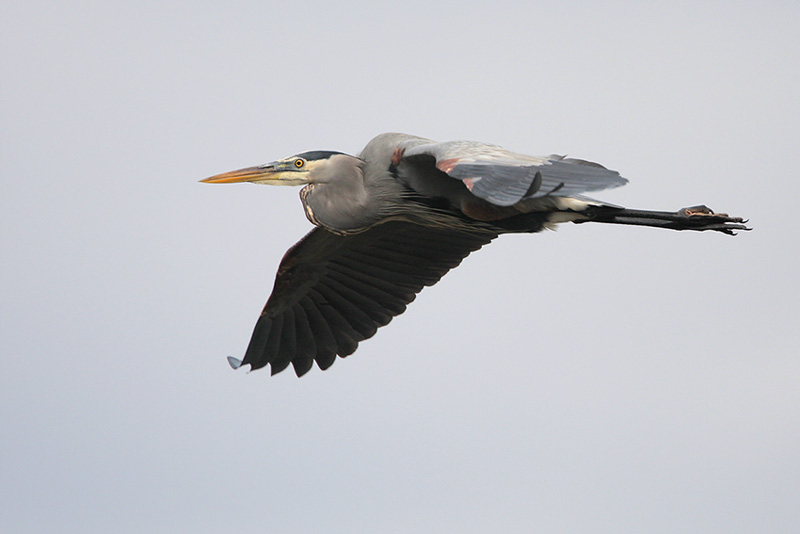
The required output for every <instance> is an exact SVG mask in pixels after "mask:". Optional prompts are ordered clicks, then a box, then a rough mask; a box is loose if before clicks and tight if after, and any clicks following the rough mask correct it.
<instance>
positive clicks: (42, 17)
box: [0, 0, 800, 533]
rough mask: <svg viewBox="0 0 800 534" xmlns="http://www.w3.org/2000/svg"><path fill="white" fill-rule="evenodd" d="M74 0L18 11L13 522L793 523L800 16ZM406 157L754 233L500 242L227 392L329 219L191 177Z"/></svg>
mask: <svg viewBox="0 0 800 534" xmlns="http://www.w3.org/2000/svg"><path fill="white" fill-rule="evenodd" d="M54 4H56V3H54V2H33V1H30V2H5V3H4V5H3V15H2V18H0V45H1V46H2V54H1V61H2V65H1V66H2V72H3V80H4V81H3V83H2V84H0V113H2V116H1V121H2V130H0V165H2V195H0V221H2V234H1V235H0V239H1V240H2V241H0V251H2V261H1V262H0V274H1V275H2V285H0V313H1V314H2V315H1V316H0V319H1V320H2V326H1V328H2V335H1V336H0V337H1V339H0V349H2V374H0V530H2V531H3V532H123V533H124V532H348V533H350V532H398V533H399V532H491V531H493V532H502V531H506V532H556V533H559V532H726V533H731V532H748V533H749V532H787V533H788V532H800V513H798V502H800V453H799V451H800V356H798V354H799V353H800V351H798V341H800V334H799V333H798V330H799V327H800V323H798V317H799V316H800V313H799V312H800V310H799V309H798V297H800V289H799V288H798V248H799V247H798V242H799V240H798V237H797V225H798V221H797V202H798V197H800V185H799V184H800V180H799V179H798V170H797V164H796V162H795V161H794V159H795V158H796V155H797V150H798V140H799V139H798V137H799V136H798V131H799V128H798V124H800V97H798V95H800V39H798V36H797V31H798V28H800V4H798V3H797V2H796V1H789V0H787V1H774V2H764V1H758V2H755V1H754V2H686V3H682V2H675V1H670V2H662V3H653V2H648V3H644V2H642V3H638V2H596V3H594V2H592V3H590V2H561V1H559V2H546V3H538V2H524V3H523V2H519V3H514V2H502V1H498V2H459V3H452V2H448V3H437V2H413V1H411V2H391V3H390V2H386V3H372V2H347V1H343V2H336V3H328V2H316V3H314V2H312V3H303V2H225V3H220V2H171V3H169V2H168V3H164V2H149V1H142V2H136V3H129V2H116V3H115V2H68V3H67V2H62V3H60V4H61V5H60V6H57V5H54ZM223 5H224V7H222V6H223ZM385 131H401V132H407V133H413V134H417V135H423V136H426V137H431V138H433V139H437V140H442V141H444V140H454V139H474V140H481V141H486V142H492V143H496V144H500V145H503V146H505V147H506V148H509V149H512V150H516V151H520V152H526V153H530V154H535V155H538V154H549V153H553V152H556V153H568V154H569V155H571V156H574V157H580V158H584V159H589V160H593V161H598V162H600V163H602V164H604V165H606V166H608V167H610V168H613V169H617V170H619V171H620V172H621V173H622V174H623V175H624V176H626V177H627V178H629V179H630V180H631V183H630V184H629V185H628V186H626V187H625V188H622V189H618V190H614V191H610V192H606V193H605V194H599V195H597V196H598V197H600V198H603V199H606V200H608V201H610V202H615V203H618V204H622V205H626V206H629V207H635V208H650V209H670V210H673V209H678V208H681V207H684V206H690V205H694V204H700V203H706V204H708V205H709V206H710V207H712V208H713V209H715V210H718V211H727V212H730V213H732V214H734V215H740V216H744V217H749V218H750V220H751V223H752V226H753V227H754V228H755V230H754V231H753V232H750V233H746V234H740V235H739V236H738V237H735V238H731V237H727V236H724V235H721V234H720V235H717V234H703V233H679V232H669V231H664V230H656V229H643V228H626V227H617V226H602V225H594V226H592V225H581V226H576V225H565V226H562V227H561V228H560V229H559V230H558V231H557V232H547V233H542V234H538V235H532V236H531V235H525V236H507V237H503V238H501V239H499V240H498V241H496V242H495V243H494V244H492V245H491V246H489V247H487V248H486V249H484V250H482V251H480V252H479V253H477V254H475V255H474V256H472V257H470V258H468V259H467V260H465V261H464V263H463V264H462V266H461V267H459V268H458V269H456V270H455V271H453V272H452V273H450V274H449V275H447V276H446V277H445V278H444V279H443V280H442V282H441V283H440V284H438V285H437V286H435V287H434V288H429V289H427V290H425V291H424V292H423V293H422V294H421V295H420V296H419V297H418V299H417V300H416V301H415V302H414V303H413V304H412V305H411V306H410V307H409V311H408V312H407V313H406V314H405V315H402V316H400V317H398V318H397V319H395V320H394V321H393V322H392V324H391V325H390V326H388V327H386V328H384V329H382V330H381V331H380V332H379V333H378V335H377V336H376V337H375V338H373V339H371V340H368V341H366V342H364V343H363V344H362V345H361V347H360V348H359V350H358V352H357V353H356V354H354V355H353V356H351V357H349V358H348V359H346V360H339V361H337V362H336V363H335V364H334V365H333V367H332V368H331V369H329V370H328V371H326V372H321V371H319V369H317V368H315V369H314V370H312V372H310V373H309V374H308V375H306V376H305V377H304V378H302V379H300V380H298V379H297V378H296V377H295V376H294V374H293V373H292V372H291V370H289V371H287V372H284V373H282V374H280V375H277V376H275V377H270V376H269V373H268V372H267V371H259V372H254V373H250V374H248V373H246V372H245V371H243V370H240V371H239V372H234V371H232V370H231V369H230V368H229V367H228V364H227V362H226V361H225V356H227V355H234V356H237V357H241V356H242V354H243V353H244V349H245V347H246V345H247V342H248V340H249V336H250V333H251V330H252V327H253V325H254V324H255V321H256V318H257V316H258V314H259V312H260V310H261V308H262V306H263V304H264V302H265V300H266V298H267V296H268V293H269V290H270V289H271V287H272V282H273V277H274V273H275V271H276V268H277V265H278V262H279V261H280V258H281V256H282V255H283V253H284V252H285V251H286V249H287V248H288V247H289V246H290V245H292V244H293V243H294V242H295V241H297V240H298V239H299V238H300V237H301V236H302V235H304V233H305V232H307V231H308V230H309V229H310V228H311V227H310V225H309V223H308V222H307V221H306V218H305V216H304V215H303V212H302V209H301V206H300V202H299V199H298V198H297V193H298V190H297V189H295V188H267V187H259V186H254V185H251V184H241V185H236V186H234V185H230V186H211V185H206V184H199V183H197V181H198V180H199V179H202V178H205V177H207V176H210V175H212V174H216V173H219V172H223V171H227V170H232V169H235V168H240V167H244V166H249V165H253V164H259V163H265V162H267V161H271V160H274V159H277V158H279V157H283V156H288V155H291V154H293V153H297V152H301V151H304V150H310V149H328V150H342V151H347V152H350V153H357V152H358V151H359V150H360V149H361V148H362V147H363V145H364V144H366V142H367V141H369V139H371V138H372V137H373V136H374V135H376V134H378V133H381V132H385Z"/></svg>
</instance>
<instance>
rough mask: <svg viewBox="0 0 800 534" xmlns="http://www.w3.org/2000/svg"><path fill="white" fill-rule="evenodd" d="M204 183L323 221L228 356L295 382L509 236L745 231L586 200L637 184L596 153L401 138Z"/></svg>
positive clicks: (285, 263)
mask: <svg viewBox="0 0 800 534" xmlns="http://www.w3.org/2000/svg"><path fill="white" fill-rule="evenodd" d="M201 182H204V183H216V184H224V183H238V182H252V183H255V184H270V185H292V186H299V185H302V186H304V187H303V188H302V189H301V190H300V199H301V203H302V205H303V209H304V211H305V215H306V217H307V218H308V220H309V221H310V222H311V223H312V224H313V225H314V228H313V229H312V230H311V231H310V232H309V233H308V234H307V235H306V236H305V237H303V238H302V239H301V240H300V241H299V242H297V243H296V244H295V245H294V246H292V247H291V248H290V249H289V250H288V251H287V252H286V254H285V255H284V256H283V259H282V260H281V262H280V265H279V267H278V272H277V275H276V277H275V282H274V286H273V289H272V293H271V295H270V296H269V299H268V300H267V303H266V305H265V306H264V309H263V311H262V312H261V315H260V317H259V318H258V321H257V322H256V325H255V328H254V330H253V334H252V336H251V338H250V342H249V344H248V346H247V350H246V351H245V354H244V357H243V358H242V359H239V358H235V357H233V356H229V357H228V362H229V363H230V365H231V367H233V368H234V369H236V368H239V367H241V366H243V365H250V369H251V370H255V369H260V368H263V367H265V366H267V365H269V366H270V372H271V374H272V375H274V374H276V373H279V372H281V371H283V370H284V369H286V368H287V367H288V366H289V365H290V364H291V365H292V367H293V369H294V372H295V374H296V375H297V376H298V377H301V376H303V375H305V374H306V373H307V372H308V371H309V370H311V368H312V367H313V365H314V363H316V364H317V366H318V367H319V368H320V369H322V370H323V371H324V370H326V369H328V368H329V367H330V366H331V365H332V364H333V363H334V361H335V360H336V358H337V356H338V357H341V358H344V357H346V356H348V355H350V354H352V353H353V352H355V350H356V349H357V347H358V344H359V343H360V342H361V341H364V340H365V339H368V338H370V337H372V336H373V335H375V333H376V331H377V329H378V328H380V327H382V326H385V325H386V324H388V323H389V322H390V321H391V320H392V318H393V317H396V316H397V315H400V314H401V313H403V312H404V311H405V310H406V307H407V306H408V304H409V303H410V302H411V301H413V300H414V299H415V297H416V295H417V294H418V293H419V292H420V291H421V290H422V289H423V287H426V286H432V285H434V284H436V283H437V282H438V281H439V280H440V279H441V277H442V276H444V275H445V274H446V273H447V272H448V271H450V270H451V269H453V268H455V267H457V266H458V265H459V264H460V263H461V261H462V260H463V259H464V258H465V257H467V256H468V255H469V254H470V253H472V252H475V251H477V250H478V249H480V248H481V247H483V246H484V245H487V244H489V243H490V242H491V241H492V240H494V239H495V238H497V237H498V236H500V235H502V234H508V233H535V232H540V231H542V230H545V229H552V228H554V227H555V226H556V225H558V224H560V223H565V222H572V223H577V224H582V223H588V222H596V223H608V224H622V225H638V226H649V227H655V228H667V229H673V230H695V231H715V232H721V233H725V234H729V235H735V234H736V232H737V231H740V230H750V228H748V227H747V226H746V223H747V221H746V220H744V219H742V218H741V217H730V216H728V215H727V214H725V213H715V212H714V211H713V210H711V209H710V208H708V207H706V206H704V205H700V206H692V207H688V208H683V209H681V210H678V211H675V212H668V211H646V210H634V209H627V208H624V207H621V206H617V205H614V204H609V203H605V202H602V201H598V200H594V199H592V198H590V197H587V196H584V193H590V192H593V191H600V190H604V189H609V188H614V187H620V186H622V185H625V184H626V183H627V182H628V180H627V179H625V178H623V177H622V176H620V174H619V173H618V172H617V171H613V170H610V169H607V168H606V167H604V166H602V165H600V164H597V163H592V162H590V161H585V160H581V159H574V158H568V157H566V156H561V155H555V154H554V155H550V156H543V157H535V156H528V155H524V154H519V153H515V152H512V151H509V150H506V149H504V148H501V147H500V146H497V145H492V144H487V143H481V142H475V141H449V142H436V141H433V140H431V139H426V138H424V137H417V136H414V135H408V134H401V133H385V134H381V135H378V136H377V137H375V138H374V139H372V140H371V141H370V142H369V143H367V145H366V146H365V147H364V149H363V150H362V151H361V152H360V153H359V154H358V156H352V155H349V154H346V153H343V152H337V151H328V150H314V151H309V152H303V153H299V154H296V155H293V156H290V157H287V158H283V159H279V160H277V161H273V162H271V163H267V164H264V165H258V166H254V167H247V168H243V169H240V170H235V171H230V172H225V173H222V174H218V175H215V176H212V177H210V178H206V179H204V180H201Z"/></svg>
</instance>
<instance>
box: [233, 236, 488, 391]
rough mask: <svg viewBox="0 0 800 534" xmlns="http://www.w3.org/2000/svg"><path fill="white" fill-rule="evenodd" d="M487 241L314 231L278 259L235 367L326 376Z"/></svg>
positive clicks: (476, 237)
mask: <svg viewBox="0 0 800 534" xmlns="http://www.w3.org/2000/svg"><path fill="white" fill-rule="evenodd" d="M495 237H497V234H495V233H491V232H482V233H468V232H462V231H455V230H450V229H441V228H429V227H425V226H419V225H416V224H412V223H408V222H401V221H390V222H387V223H384V224H381V225H378V226H376V227H373V228H371V229H370V230H367V231H366V232H362V233H360V234H356V235H351V236H340V235H335V234H332V233H330V232H328V231H327V230H324V229H321V228H315V229H314V230H312V231H311V232H310V233H309V234H308V235H306V236H305V237H304V238H303V239H302V240H301V241H300V242H299V243H297V244H296V245H295V246H294V247H292V248H291V249H290V250H289V251H288V252H287V253H286V255H285V256H284V257H283V260H282V261H281V265H280V267H279V268H278V274H277V276H276V278H275V286H274V288H273V290H272V295H270V297H269V300H268V301H267V304H266V306H265V307H264V311H263V312H262V313H261V317H260V318H259V320H258V322H257V323H256V327H255V330H254V331H253V336H252V338H251V339H250V345H249V346H248V348H247V352H246V354H245V357H244V360H243V361H242V364H249V365H251V368H252V369H258V368H261V367H264V366H266V365H267V364H270V367H271V372H272V374H275V373H278V372H280V371H282V370H284V369H285V368H286V367H287V366H288V365H289V364H290V363H291V364H292V365H293V366H294V370H295V372H296V373H297V376H302V375H303V374H305V373H307V372H308V371H309V369H311V367H312V365H313V362H315V361H316V362H317V365H318V366H319V367H320V368H321V369H323V370H324V369H327V368H328V367H330V366H331V364H333V362H334V360H335V359H336V356H337V355H339V356H341V357H344V356H347V355H349V354H352V353H353V352H354V351H355V350H356V348H357V347H358V343H359V342H360V341H363V340H364V339H367V338H369V337H372V336H373V335H374V334H375V332H376V330H377V329H378V328H379V327H381V326H384V325H385V324H387V323H388V322H389V321H391V320H392V318H393V317H394V316H396V315H400V314H401V313H403V312H404V311H405V309H406V305H407V304H408V303H409V302H411V301H412V300H414V298H415V297H416V295H417V293H419V292H420V291H421V290H422V288H423V287H424V286H431V285H433V284H435V283H436V282H438V281H439V279H440V278H441V277H442V276H444V274H445V273H447V271H449V270H450V269H452V268H454V267H456V266H457V265H458V264H459V263H461V260H463V259H464V258H465V257H466V256H467V255H469V253H470V252H473V251H475V250H478V249H479V248H481V247H482V246H483V245H485V244H487V243H489V242H490V241H491V240H492V239H494V238H495Z"/></svg>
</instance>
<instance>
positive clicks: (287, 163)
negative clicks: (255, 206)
mask: <svg viewBox="0 0 800 534" xmlns="http://www.w3.org/2000/svg"><path fill="white" fill-rule="evenodd" d="M337 155H343V156H346V154H342V153H341V152H333V151H328V150H314V151H311V152H303V153H302V154H297V155H295V156H291V157H288V158H283V159H279V160H278V161H273V162H272V163H267V164H265V165H257V166H255V167H247V168H245V169H239V170H237V171H230V172H225V173H222V174H217V175H216V176H212V177H211V178H206V179H205V180H200V181H201V182H203V183H207V184H232V183H237V182H253V183H256V184H270V185H303V184H309V183H314V182H316V181H317V178H319V177H322V176H324V175H326V174H327V171H328V170H329V169H330V168H331V167H332V166H333V165H332V163H331V159H332V158H334V156H337ZM347 157H352V156H347Z"/></svg>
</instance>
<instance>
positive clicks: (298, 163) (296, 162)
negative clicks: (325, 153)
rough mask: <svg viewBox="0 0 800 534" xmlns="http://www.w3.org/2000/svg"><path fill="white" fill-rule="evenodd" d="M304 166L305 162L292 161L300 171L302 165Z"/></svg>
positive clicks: (299, 160)
mask: <svg viewBox="0 0 800 534" xmlns="http://www.w3.org/2000/svg"><path fill="white" fill-rule="evenodd" d="M305 164H306V162H305V161H303V160H302V159H300V158H297V159H296V160H294V166H295V167H297V168H298V169H302V168H303V165H305Z"/></svg>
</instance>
